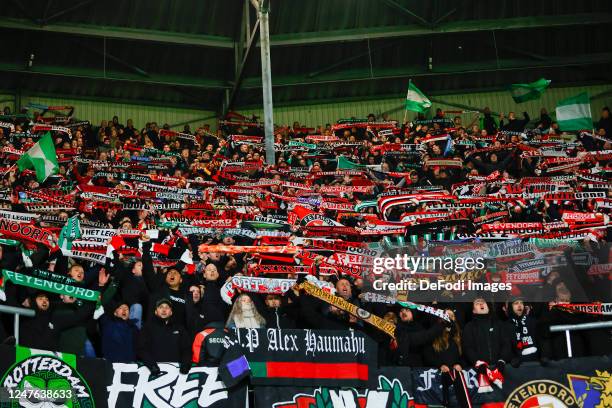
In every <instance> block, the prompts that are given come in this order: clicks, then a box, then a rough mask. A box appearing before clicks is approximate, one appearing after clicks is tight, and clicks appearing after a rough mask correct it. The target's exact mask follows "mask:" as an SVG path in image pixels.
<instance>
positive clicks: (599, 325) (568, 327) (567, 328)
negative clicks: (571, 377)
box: [550, 320, 612, 357]
mask: <svg viewBox="0 0 612 408" xmlns="http://www.w3.org/2000/svg"><path fill="white" fill-rule="evenodd" d="M609 327H612V320H610V321H607V322H592V323H581V324H560V325H556V326H550V331H551V332H553V333H554V332H562V331H564V332H565V341H566V343H567V356H568V357H572V340H571V336H570V332H571V331H573V330H591V329H605V328H609Z"/></svg>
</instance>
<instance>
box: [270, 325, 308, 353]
mask: <svg viewBox="0 0 612 408" xmlns="http://www.w3.org/2000/svg"><path fill="white" fill-rule="evenodd" d="M267 334H268V351H300V348H299V347H298V346H297V343H296V341H297V338H298V335H297V334H283V332H282V330H280V329H268V333H267Z"/></svg>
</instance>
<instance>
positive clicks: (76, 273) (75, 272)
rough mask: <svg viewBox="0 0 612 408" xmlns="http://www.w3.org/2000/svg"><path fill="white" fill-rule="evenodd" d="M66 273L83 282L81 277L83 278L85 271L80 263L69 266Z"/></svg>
mask: <svg viewBox="0 0 612 408" xmlns="http://www.w3.org/2000/svg"><path fill="white" fill-rule="evenodd" d="M68 275H69V276H70V277H71V278H72V279H74V280H75V281H77V282H83V279H85V271H84V270H83V267H82V266H80V265H75V266H73V267H72V268H70V272H68Z"/></svg>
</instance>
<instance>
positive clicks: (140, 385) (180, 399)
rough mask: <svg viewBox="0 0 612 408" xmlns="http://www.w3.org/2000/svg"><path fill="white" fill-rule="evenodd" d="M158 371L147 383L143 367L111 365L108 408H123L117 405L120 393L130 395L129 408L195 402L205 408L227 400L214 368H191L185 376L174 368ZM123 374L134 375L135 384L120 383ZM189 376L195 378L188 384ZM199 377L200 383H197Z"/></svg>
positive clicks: (167, 365) (168, 366) (162, 367)
mask: <svg viewBox="0 0 612 408" xmlns="http://www.w3.org/2000/svg"><path fill="white" fill-rule="evenodd" d="M159 368H160V370H161V372H162V373H163V374H162V375H161V376H159V377H156V378H155V379H153V380H150V374H151V373H150V371H149V369H148V368H147V367H145V366H140V367H139V366H138V365H137V364H124V363H114V364H113V380H112V383H111V385H109V386H108V387H107V388H106V390H107V392H108V406H109V407H110V408H114V407H120V406H121V407H124V406H126V405H123V404H119V403H118V401H119V395H120V394H121V393H128V394H133V397H132V404H131V405H129V406H131V407H134V408H140V407H142V406H144V405H145V404H144V402H145V401H147V402H148V403H150V404H151V405H153V406H155V407H162V408H177V407H184V406H186V405H188V404H189V403H190V402H192V401H196V400H197V403H198V406H199V407H209V406H211V405H213V404H215V403H216V402H218V401H221V400H225V399H227V398H228V393H227V389H226V388H225V385H224V384H223V382H221V381H220V380H218V379H217V378H218V368H217V367H193V368H192V369H191V370H190V371H189V374H180V373H179V368H178V367H177V365H176V364H170V363H160V364H159ZM126 374H137V375H138V380H137V382H136V384H132V383H124V382H123V380H124V378H125V375H126ZM193 374H198V376H197V377H196V378H193V379H191V380H190V379H189V377H190V376H192V375H193ZM202 377H204V381H201V379H202Z"/></svg>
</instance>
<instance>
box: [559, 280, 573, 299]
mask: <svg viewBox="0 0 612 408" xmlns="http://www.w3.org/2000/svg"><path fill="white" fill-rule="evenodd" d="M555 292H556V294H557V301H559V302H561V303H569V302H571V300H572V294H571V292H570V291H569V289H568V288H567V286H566V285H565V283H564V282H560V283H559V284H558V285H557V286H556V287H555Z"/></svg>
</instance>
